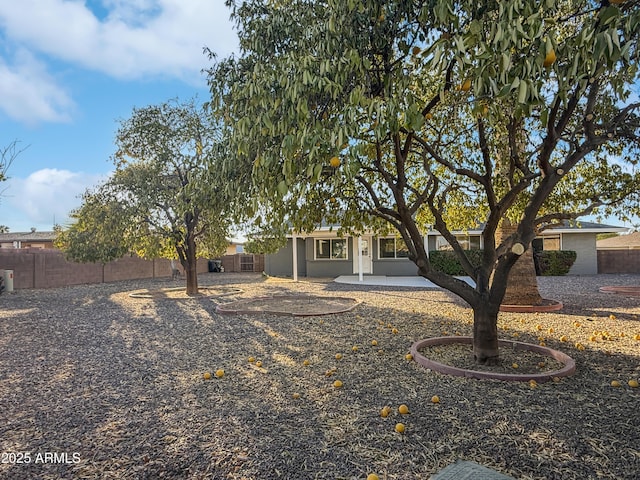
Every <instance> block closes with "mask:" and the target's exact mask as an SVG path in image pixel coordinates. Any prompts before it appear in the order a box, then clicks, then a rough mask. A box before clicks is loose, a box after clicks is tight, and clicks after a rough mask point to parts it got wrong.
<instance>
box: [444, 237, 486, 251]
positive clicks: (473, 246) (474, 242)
mask: <svg viewBox="0 0 640 480" xmlns="http://www.w3.org/2000/svg"><path fill="white" fill-rule="evenodd" d="M456 239H457V240H458V243H459V244H460V246H461V247H462V248H463V249H464V250H480V235H456ZM436 250H453V247H452V246H451V245H449V242H447V241H446V240H445V238H444V237H443V236H441V235H438V236H437V237H436Z"/></svg>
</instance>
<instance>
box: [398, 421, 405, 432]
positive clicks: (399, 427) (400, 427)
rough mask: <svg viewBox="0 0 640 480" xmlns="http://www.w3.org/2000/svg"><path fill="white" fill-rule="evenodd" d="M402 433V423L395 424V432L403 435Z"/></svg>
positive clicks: (403, 428)
mask: <svg viewBox="0 0 640 480" xmlns="http://www.w3.org/2000/svg"><path fill="white" fill-rule="evenodd" d="M404 431H405V427H404V423H396V432H398V433H404Z"/></svg>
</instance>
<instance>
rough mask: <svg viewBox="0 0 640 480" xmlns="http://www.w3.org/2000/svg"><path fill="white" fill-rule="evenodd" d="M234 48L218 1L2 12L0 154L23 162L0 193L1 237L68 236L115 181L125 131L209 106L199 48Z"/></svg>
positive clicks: (56, 0)
mask: <svg viewBox="0 0 640 480" xmlns="http://www.w3.org/2000/svg"><path fill="white" fill-rule="evenodd" d="M237 44H238V39H237V36H236V34H235V33H234V31H233V28H232V23H231V21H230V20H229V10H228V9H227V8H226V7H225V5H224V1H223V0H84V1H83V0H19V1H17V0H0V149H3V148H6V147H7V146H8V145H10V144H11V143H12V142H14V141H15V142H17V149H18V150H21V152H20V153H19V155H18V156H17V157H16V158H15V160H14V161H13V163H12V165H11V166H10V168H9V170H8V172H7V173H8V176H9V177H10V179H9V181H7V182H5V183H3V184H2V186H1V187H0V189H1V192H2V196H1V197H0V225H6V226H8V227H9V230H10V231H11V232H23V231H29V230H30V229H31V228H36V229H37V230H39V231H50V230H51V229H52V228H53V225H54V223H56V224H61V225H63V226H64V225H67V224H68V223H69V218H68V214H69V212H70V211H71V210H72V209H73V208H76V207H78V206H80V203H81V201H80V198H79V196H80V195H81V194H82V193H83V192H84V191H85V190H86V189H87V188H91V187H93V186H95V185H97V184H99V183H100V182H101V181H103V180H104V179H105V178H107V177H108V175H109V174H110V172H112V170H113V164H112V162H111V155H112V154H113V153H114V152H115V144H114V138H115V133H116V131H117V128H118V125H119V121H120V120H125V119H127V118H129V117H130V116H131V114H132V112H133V109H134V108H136V107H145V106H148V105H156V104H160V103H163V102H166V101H168V100H171V99H176V98H178V99H180V100H185V101H186V100H190V99H192V98H197V99H198V100H199V101H202V102H204V101H206V100H207V99H208V97H209V91H208V88H207V82H206V75H205V74H203V73H202V69H204V68H208V67H210V66H212V63H211V60H209V58H208V57H207V56H206V55H205V54H204V53H203V49H204V47H208V48H209V49H210V50H212V51H213V52H215V53H216V54H217V55H218V57H219V58H224V57H226V56H228V55H230V54H231V53H233V52H234V51H236V50H237Z"/></svg>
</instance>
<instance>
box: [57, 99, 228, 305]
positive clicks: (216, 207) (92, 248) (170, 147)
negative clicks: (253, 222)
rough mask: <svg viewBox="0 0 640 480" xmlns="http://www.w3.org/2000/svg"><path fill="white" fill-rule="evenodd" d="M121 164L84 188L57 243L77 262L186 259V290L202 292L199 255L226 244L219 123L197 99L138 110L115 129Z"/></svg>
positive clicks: (116, 158) (215, 251) (116, 159)
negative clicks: (134, 256)
mask: <svg viewBox="0 0 640 480" xmlns="http://www.w3.org/2000/svg"><path fill="white" fill-rule="evenodd" d="M116 145H117V151H116V153H115V155H114V164H115V167H116V168H115V171H114V172H113V174H112V175H111V177H110V178H109V179H108V180H107V181H106V182H104V183H103V184H102V185H100V186H99V187H97V188H96V189H95V190H94V191H91V192H87V193H85V195H84V197H83V203H82V205H81V206H80V207H79V208H78V209H77V210H76V211H75V212H73V213H72V215H71V216H72V218H73V219H74V220H75V221H74V222H73V223H72V224H71V225H70V227H69V228H68V229H66V230H64V231H62V232H60V234H59V235H58V237H57V245H58V246H59V247H60V248H62V249H63V250H64V251H65V252H66V253H67V255H68V256H69V257H70V258H72V259H74V260H78V261H91V262H93V261H100V262H103V263H104V262H107V261H110V260H113V259H115V258H119V257H121V256H123V255H125V254H126V253H127V252H135V253H137V254H138V255H140V256H141V257H143V258H158V257H162V258H169V259H175V258H178V259H179V260H180V263H181V265H182V266H183V268H184V271H185V273H186V275H185V277H186V287H187V288H186V291H187V294H189V295H195V294H197V293H198V277H197V268H196V267H197V259H198V256H204V257H207V256H217V255H219V254H220V253H222V252H223V251H224V249H225V248H226V246H227V243H228V241H227V234H228V231H229V224H230V221H229V216H228V210H229V208H228V207H229V201H228V199H227V197H226V196H225V193H224V192H225V191H226V190H225V189H224V188H222V187H221V185H224V178H223V176H222V175H221V173H220V171H219V170H218V169H217V168H216V165H218V164H219V163H220V159H221V158H222V156H223V155H224V154H225V151H224V149H223V148H222V139H221V137H220V130H219V128H218V126H217V125H216V124H215V122H214V121H212V120H211V117H210V116H209V115H208V114H207V113H205V111H204V110H203V109H202V108H201V107H199V106H197V105H196V104H195V102H193V101H192V102H187V103H178V102H177V101H171V102H167V103H164V104H162V105H158V106H148V107H145V108H140V109H135V110H134V111H133V115H132V116H131V118H129V119H127V120H124V121H122V122H121V125H120V128H119V129H118V132H117V135H116Z"/></svg>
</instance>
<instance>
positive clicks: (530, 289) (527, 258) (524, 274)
mask: <svg viewBox="0 0 640 480" xmlns="http://www.w3.org/2000/svg"><path fill="white" fill-rule="evenodd" d="M506 223H507V222H503V224H502V225H501V226H500V228H499V229H498V230H497V231H496V243H497V244H498V245H499V244H500V243H502V241H503V240H504V239H505V238H507V237H508V236H510V235H511V234H513V233H514V232H515V231H516V229H517V226H514V225H510V224H509V225H507V224H506ZM502 303H503V304H504V305H541V304H542V297H541V296H540V291H539V290H538V279H537V277H536V268H535V264H534V263H533V249H532V248H531V246H529V248H527V250H526V251H525V252H524V253H523V254H522V255H521V256H520V258H519V259H518V261H517V262H516V263H515V264H514V265H513V267H512V268H511V271H510V272H509V280H508V282H507V291H506V292H505V294H504V298H503V299H502Z"/></svg>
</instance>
